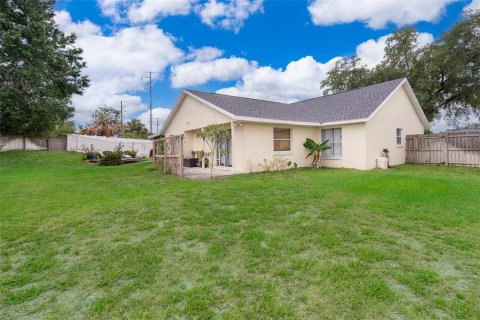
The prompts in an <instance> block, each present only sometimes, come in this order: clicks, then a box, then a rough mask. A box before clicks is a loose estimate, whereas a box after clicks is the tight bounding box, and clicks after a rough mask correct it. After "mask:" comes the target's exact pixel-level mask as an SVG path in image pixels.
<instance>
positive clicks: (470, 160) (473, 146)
mask: <svg viewBox="0 0 480 320" xmlns="http://www.w3.org/2000/svg"><path fill="white" fill-rule="evenodd" d="M405 162H406V163H414V164H417V163H419V164H437V165H440V164H443V165H447V166H478V167H479V168H480V133H478V132H472V133H469V132H459V133H457V132H451V133H442V134H429V135H423V134H419V135H409V136H407V137H406V145H405Z"/></svg>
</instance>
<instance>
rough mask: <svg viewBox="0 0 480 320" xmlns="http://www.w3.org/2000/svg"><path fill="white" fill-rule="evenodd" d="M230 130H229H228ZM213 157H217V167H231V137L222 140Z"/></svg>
mask: <svg viewBox="0 0 480 320" xmlns="http://www.w3.org/2000/svg"><path fill="white" fill-rule="evenodd" d="M228 131H231V130H228ZM215 157H216V159H217V167H231V166H232V138H231V137H230V138H228V139H227V140H225V141H223V142H222V143H221V144H220V145H219V146H218V148H217V150H215Z"/></svg>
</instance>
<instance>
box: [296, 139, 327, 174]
mask: <svg viewBox="0 0 480 320" xmlns="http://www.w3.org/2000/svg"><path fill="white" fill-rule="evenodd" d="M303 146H304V147H305V148H307V149H308V150H309V151H310V153H309V154H308V155H307V158H308V157H310V156H311V155H313V161H312V165H311V167H312V168H320V167H321V164H320V155H321V154H322V152H323V151H325V150H328V149H331V147H329V146H328V140H325V141H323V142H322V143H320V144H318V143H316V142H315V141H313V140H312V139H310V138H307V140H306V141H305V142H304V143H303ZM305 159H306V158H305Z"/></svg>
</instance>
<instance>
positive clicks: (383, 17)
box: [308, 0, 478, 29]
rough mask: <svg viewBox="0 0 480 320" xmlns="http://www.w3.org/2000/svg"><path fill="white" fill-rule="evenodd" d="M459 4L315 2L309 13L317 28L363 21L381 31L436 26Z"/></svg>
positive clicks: (431, 0) (434, 0) (440, 0)
mask: <svg viewBox="0 0 480 320" xmlns="http://www.w3.org/2000/svg"><path fill="white" fill-rule="evenodd" d="M456 1H459V0H403V1H401V2H399V1H398V0H379V1H372V0H314V1H313V2H312V3H311V4H310V5H309V6H308V11H309V12H310V14H311V16H312V21H313V23H314V24H316V25H322V26H328V25H334V24H344V23H352V22H355V21H361V22H364V23H365V24H367V26H368V27H370V28H372V29H379V28H383V27H385V26H386V25H387V24H388V23H393V24H396V25H398V26H403V25H407V24H412V23H416V22H419V21H427V22H435V21H437V20H438V19H439V18H440V17H441V16H442V15H443V14H444V12H445V8H446V6H447V5H448V4H450V3H452V2H456ZM476 1H478V0H476Z"/></svg>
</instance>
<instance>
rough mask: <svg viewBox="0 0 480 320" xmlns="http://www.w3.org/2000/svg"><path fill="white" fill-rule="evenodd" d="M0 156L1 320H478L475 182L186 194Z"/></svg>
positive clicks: (300, 173)
mask: <svg viewBox="0 0 480 320" xmlns="http://www.w3.org/2000/svg"><path fill="white" fill-rule="evenodd" d="M80 158H81V157H80V156H79V155H74V154H69V153H54V152H51V153H47V152H26V153H25V152H7V153H1V154H0V318H1V319H10V318H17V317H20V316H27V317H28V316H29V317H32V318H59V319H67V318H107V317H108V318H135V319H137V318H152V319H162V318H174V319H176V318H187V319H190V318H198V319H207V318H214V319H221V318H222V319H223V318H226V319H267V318H286V319H319V318H324V319H338V318H345V319H347V318H364V319H419V318H420V319H438V318H447V319H449V318H450V319H451V318H458V319H480V310H479V306H480V240H479V239H480V170H479V169H475V168H444V167H420V166H403V167H399V168H395V169H392V170H389V171H367V172H361V171H354V170H339V169H320V170H307V169H305V170H296V171H286V172H275V173H264V174H253V175H239V176H231V177H226V178H222V179H214V180H213V181H187V180H179V179H177V178H175V177H171V176H166V175H163V174H162V173H161V172H159V171H147V170H146V166H147V165H146V164H145V163H139V164H131V165H123V166H119V167H99V166H93V165H89V164H85V163H83V162H81V161H80Z"/></svg>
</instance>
